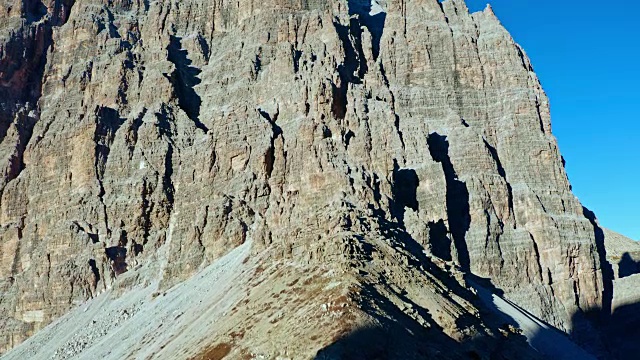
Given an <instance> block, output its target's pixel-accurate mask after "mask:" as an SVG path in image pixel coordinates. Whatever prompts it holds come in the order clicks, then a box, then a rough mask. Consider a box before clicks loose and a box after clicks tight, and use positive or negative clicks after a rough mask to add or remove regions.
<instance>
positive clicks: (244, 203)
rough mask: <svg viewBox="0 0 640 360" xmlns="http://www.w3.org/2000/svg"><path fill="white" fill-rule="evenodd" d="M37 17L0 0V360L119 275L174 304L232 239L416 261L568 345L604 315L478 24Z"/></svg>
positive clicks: (521, 86) (525, 102)
mask: <svg viewBox="0 0 640 360" xmlns="http://www.w3.org/2000/svg"><path fill="white" fill-rule="evenodd" d="M33 3H34V4H31V2H28V1H27V2H24V1H6V0H4V1H3V2H0V19H1V20H2V24H3V25H2V29H1V32H0V81H1V83H0V98H1V99H2V100H1V105H2V107H1V109H0V110H1V112H0V120H1V124H0V125H1V126H0V130H2V136H1V137H0V139H1V143H0V169H3V170H2V176H0V190H1V192H2V197H1V200H0V201H1V202H0V225H1V228H0V254H1V258H0V289H2V290H1V291H2V297H1V299H0V308H1V309H2V312H1V315H0V324H1V325H2V326H0V328H2V331H1V333H0V336H1V338H0V350H3V351H4V350H7V349H9V348H11V347H13V346H15V345H16V344H18V343H20V342H21V341H23V340H24V339H25V338H26V337H28V336H29V335H30V334H32V333H33V332H34V331H36V330H38V329H40V328H42V327H43V326H45V325H46V324H48V323H49V322H51V321H52V320H53V319H55V318H57V317H58V316H60V315H62V314H64V313H65V312H67V311H68V310H69V309H70V308H71V307H72V306H73V305H75V304H78V303H81V302H83V301H86V300H87V299H89V298H91V297H93V296H95V295H96V294H98V293H100V292H101V291H103V290H104V289H107V288H109V287H110V286H112V284H113V283H114V281H115V279H117V278H118V277H119V276H121V275H122V274H123V273H125V272H127V271H131V270H132V269H133V268H135V267H136V266H143V265H145V264H148V263H155V264H158V271H157V273H156V275H157V276H159V277H160V278H161V279H162V283H161V284H162V287H163V288H169V287H170V286H173V285H175V284H178V283H180V282H181V281H183V280H186V279H188V278H189V277H190V276H191V275H192V274H194V273H195V272H196V271H197V270H199V269H201V268H203V267H204V266H206V265H208V264H210V263H211V262H212V261H214V260H215V259H218V258H219V257H221V256H222V255H224V254H226V253H228V252H229V251H231V250H232V249H234V248H235V247H237V246H239V245H240V244H243V243H245V242H247V241H252V252H253V253H254V254H264V253H268V254H270V256H271V258H272V259H277V260H287V261H291V262H293V263H297V264H300V265H301V266H302V265H304V266H308V267H317V266H327V264H330V266H332V267H336V268H341V269H349V268H352V267H356V268H358V267H359V268H364V267H366V266H367V265H366V264H367V263H368V262H371V263H373V264H377V263H376V262H375V260H374V259H376V256H375V252H374V253H373V254H372V253H371V252H372V250H371V249H372V246H371V244H372V241H373V240H372V239H375V238H380V237H387V238H393V239H395V240H397V241H400V242H404V243H411V244H415V245H416V246H419V247H420V251H421V250H424V251H426V252H427V253H429V254H430V255H433V256H434V257H437V258H440V259H442V260H444V261H451V262H453V263H455V264H456V266H457V267H458V268H459V269H461V270H462V271H464V272H466V273H472V274H474V275H475V276H477V277H482V278H488V279H490V280H491V282H492V284H493V286H495V287H496V288H498V289H501V290H503V291H504V292H505V295H506V296H507V297H508V298H509V299H511V300H512V301H514V302H515V303H517V304H519V305H520V306H521V307H523V308H525V309H527V310H528V311H530V312H531V313H533V314H535V315H536V316H538V317H540V318H542V319H543V320H545V321H547V322H548V323H550V324H552V325H554V326H556V327H558V328H559V329H561V330H564V331H567V332H571V331H572V330H574V329H573V323H574V320H573V319H575V318H576V316H578V317H580V314H581V313H583V312H590V311H596V310H600V309H601V308H602V307H603V304H604V306H605V307H606V303H607V298H608V299H609V300H610V296H611V294H609V293H608V291H607V286H606V282H604V281H603V276H602V271H601V263H600V258H601V254H600V253H599V251H598V250H599V247H601V246H602V244H599V243H598V241H597V240H598V239H597V237H598V231H597V230H598V229H599V228H597V224H596V223H595V222H594V221H592V220H590V219H588V218H587V216H585V214H584V211H583V208H582V206H581V204H580V203H579V201H578V200H577V199H576V198H575V197H574V195H573V194H572V193H571V188H570V185H569V183H568V180H567V177H566V173H565V170H564V167H563V163H562V158H561V156H560V154H559V151H558V147H557V143H556V141H555V139H554V137H553V135H552V133H551V125H550V116H549V104H548V99H547V97H546V95H545V94H544V92H543V90H542V88H541V85H540V83H539V81H538V79H537V77H536V75H535V73H534V72H533V69H532V66H531V64H530V62H529V60H528V58H527V56H526V55H525V53H524V51H523V50H522V49H521V48H520V47H519V46H518V45H517V44H516V43H515V42H514V41H513V39H512V38H511V37H510V35H509V34H508V33H507V31H506V30H505V29H504V28H503V27H502V26H501V25H500V23H499V21H498V20H497V19H496V17H495V16H494V14H493V13H492V11H491V9H490V8H487V9H486V10H485V11H483V12H479V13H475V14H469V11H468V9H467V8H466V6H465V5H464V2H463V1H459V0H458V1H454V0H449V1H445V2H443V3H440V2H438V1H436V0H421V1H417V0H409V1H390V0H389V1H382V0H379V1H378V0H376V1H372V2H368V1H356V0H353V1H352V0H349V1H342V0H340V1H338V0H330V1H319V0H315V1H312V0H309V1H294V0H266V1H262V2H258V3H255V2H250V1H240V2H229V1H226V0H215V1H203V0H188V1H173V0H171V1H169V0H167V1H155V2H148V1H131V0H129V1H126V0H120V1H100V0H83V1H75V2H73V1H56V0H51V1H48V2H45V3H42V4H40V3H39V2H33ZM373 248H374V249H375V248H376V247H375V246H374V247H373ZM398 271H399V270H398ZM576 314H577V315H576ZM452 331H454V330H452ZM585 332H587V331H585ZM573 333H574V336H575V337H576V338H578V339H581V338H583V337H584V336H585V335H584V334H582V333H581V332H580V331H573Z"/></svg>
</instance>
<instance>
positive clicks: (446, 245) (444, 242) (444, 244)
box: [427, 219, 453, 261]
mask: <svg viewBox="0 0 640 360" xmlns="http://www.w3.org/2000/svg"><path fill="white" fill-rule="evenodd" d="M427 227H428V228H429V250H430V252H431V254H433V255H434V256H437V257H438V258H440V259H442V260H444V261H451V260H453V258H452V256H451V239H450V238H449V234H448V231H447V226H446V225H445V223H444V220H442V219H440V220H439V221H437V222H429V224H428V225H427Z"/></svg>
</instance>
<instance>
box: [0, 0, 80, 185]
mask: <svg viewBox="0 0 640 360" xmlns="http://www.w3.org/2000/svg"><path fill="white" fill-rule="evenodd" d="M73 4H74V1H72V0H63V1H56V2H54V4H53V5H54V7H53V8H52V9H51V11H50V12H49V9H47V7H46V6H45V5H44V3H43V2H42V1H39V0H35V1H33V0H32V1H22V5H23V6H24V11H23V14H22V16H23V18H24V19H25V21H24V22H23V23H22V25H21V26H20V27H19V28H17V29H11V31H10V35H11V37H10V39H9V40H8V41H7V43H5V45H4V48H3V49H2V50H3V51H2V58H0V142H2V140H3V139H4V137H5V136H6V132H7V130H8V129H9V127H10V125H11V123H12V122H13V121H14V117H15V116H16V114H18V113H19V112H21V111H23V112H24V114H25V117H26V118H28V119H21V120H18V121H20V122H21V124H17V125H18V127H19V128H18V131H19V133H20V134H19V137H20V144H19V146H20V147H21V148H22V151H19V152H18V157H19V158H20V159H19V161H17V162H14V163H13V164H12V165H11V166H13V167H14V169H13V170H15V166H16V165H17V166H18V167H20V168H23V167H24V166H23V165H24V164H22V160H21V157H22V152H23V149H24V148H25V147H26V145H27V143H28V141H29V140H30V138H31V134H32V132H33V127H34V126H35V123H36V122H37V120H36V119H38V118H39V111H40V109H39V108H38V102H39V100H40V97H41V96H42V86H43V83H44V82H45V80H46V79H45V69H46V64H47V53H48V52H49V51H50V49H51V48H52V47H53V28H54V27H57V26H62V25H64V24H65V23H66V21H67V19H68V17H69V13H70V11H71V7H72V6H73ZM32 111H33V112H34V113H35V114H36V115H35V116H32V115H31V114H29V113H31V112H32ZM26 114H29V115H26ZM18 116H21V115H18ZM25 120H26V121H25ZM14 173H15V171H14ZM18 173H19V171H18ZM16 176H17V175H16Z"/></svg>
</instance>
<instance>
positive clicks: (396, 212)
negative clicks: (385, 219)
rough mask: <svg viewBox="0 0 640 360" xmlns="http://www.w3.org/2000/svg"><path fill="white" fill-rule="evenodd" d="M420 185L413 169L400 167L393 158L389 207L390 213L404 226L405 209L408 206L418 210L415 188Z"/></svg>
mask: <svg viewBox="0 0 640 360" xmlns="http://www.w3.org/2000/svg"><path fill="white" fill-rule="evenodd" d="M419 185H420V179H418V175H417V173H416V171H415V170H414V169H401V168H400V167H399V165H398V161H397V160H395V159H394V160H393V187H392V189H391V190H392V195H393V206H392V207H391V215H392V216H393V217H394V218H395V219H396V220H397V221H398V223H399V224H400V225H401V226H404V213H405V209H406V208H409V209H412V210H413V211H418V209H419V203H418V195H417V190H418V186H419Z"/></svg>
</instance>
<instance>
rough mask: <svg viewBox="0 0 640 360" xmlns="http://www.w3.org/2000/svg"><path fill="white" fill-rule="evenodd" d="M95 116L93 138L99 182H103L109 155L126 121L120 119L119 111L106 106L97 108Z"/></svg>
mask: <svg viewBox="0 0 640 360" xmlns="http://www.w3.org/2000/svg"><path fill="white" fill-rule="evenodd" d="M95 116H96V130H95V133H94V137H93V141H94V142H95V144H96V145H95V146H96V148H95V168H96V175H97V177H98V180H99V181H102V179H103V177H104V172H105V168H106V165H107V161H108V159H109V153H110V152H111V145H112V144H113V141H114V139H115V136H116V133H117V132H118V130H119V129H120V127H121V126H122V124H124V121H125V119H122V118H120V114H119V113H118V111H117V110H115V109H112V108H109V107H104V106H98V107H97V108H96V111H95Z"/></svg>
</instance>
